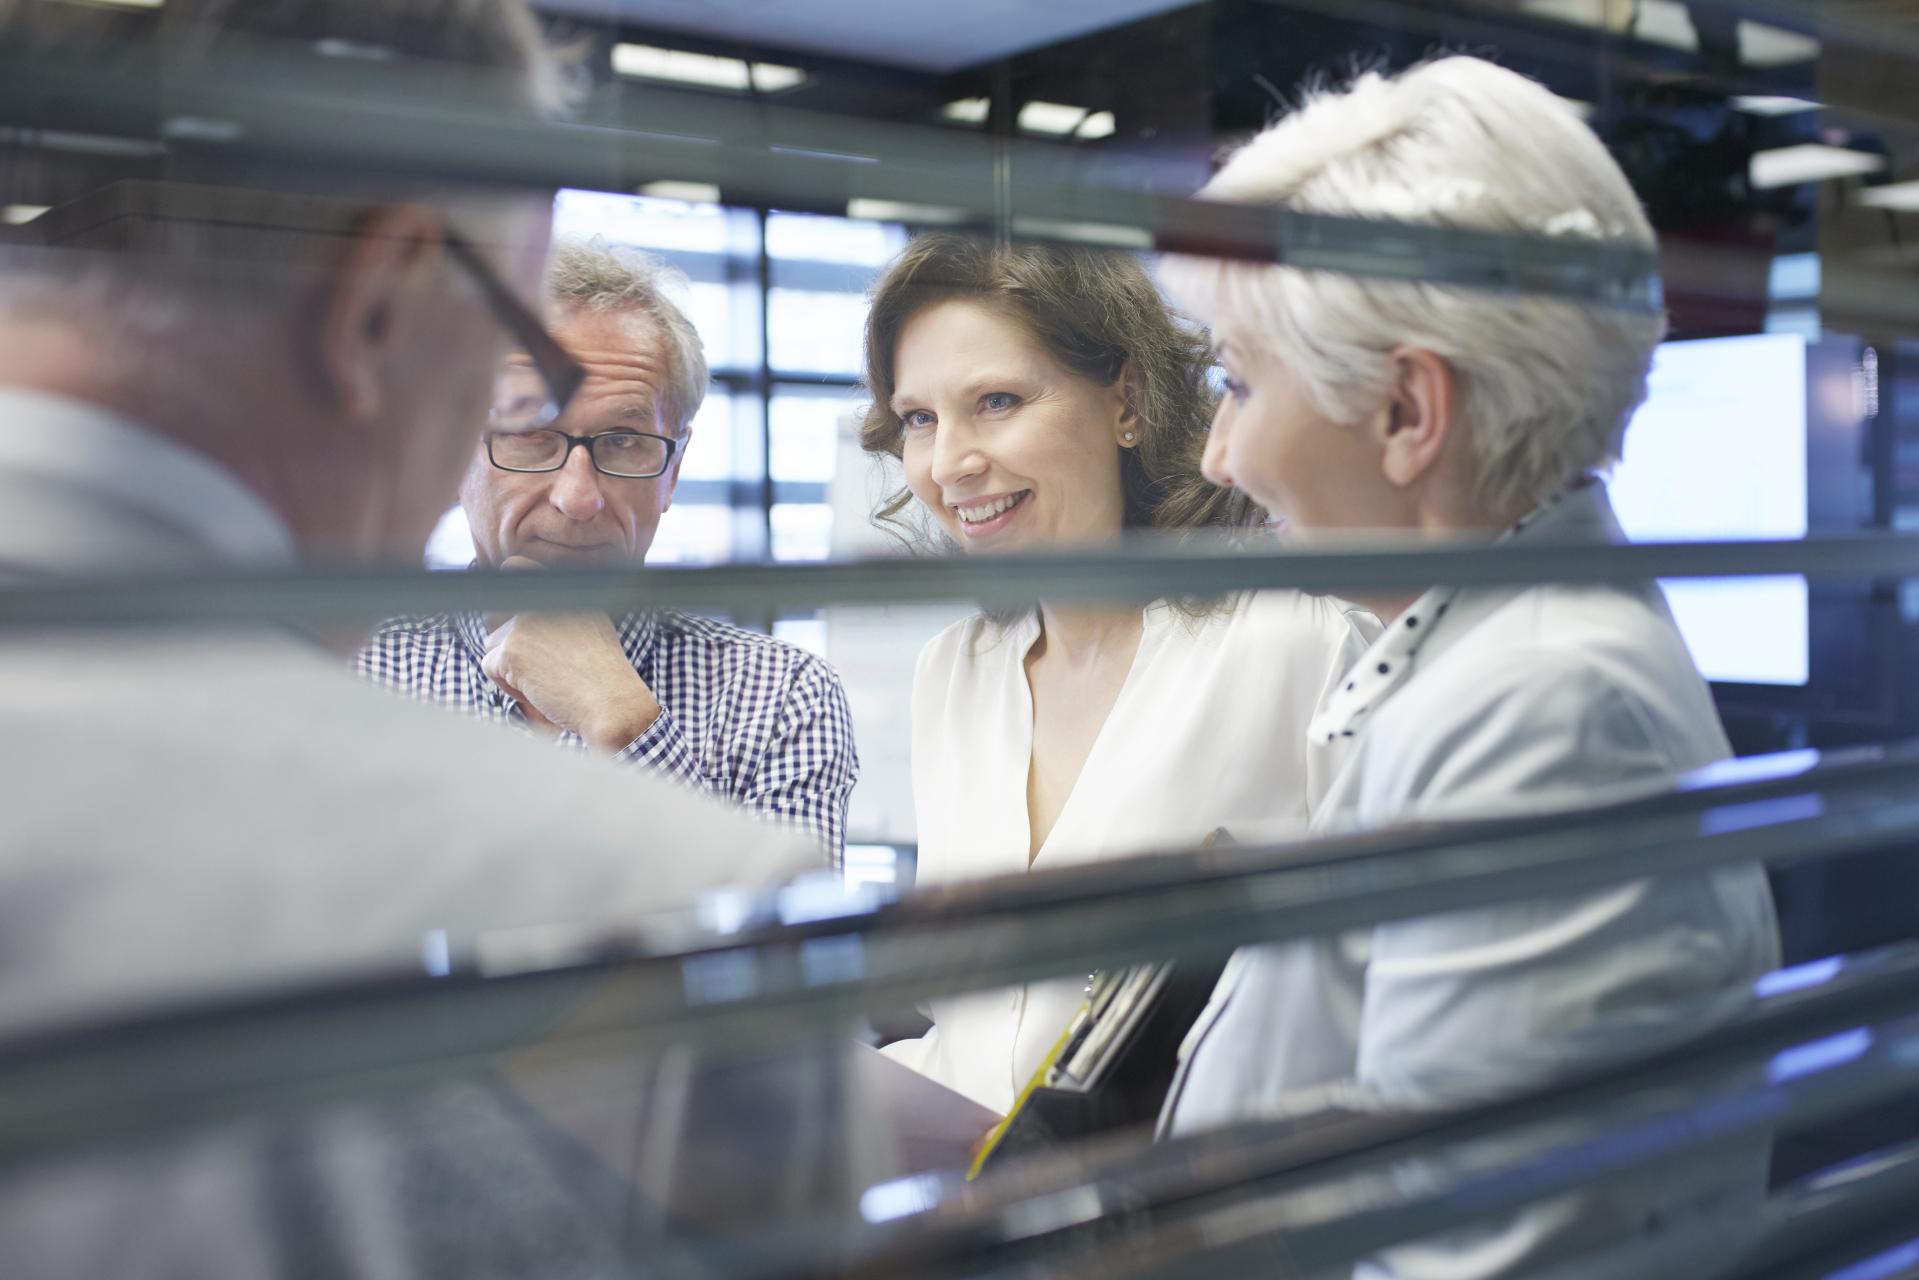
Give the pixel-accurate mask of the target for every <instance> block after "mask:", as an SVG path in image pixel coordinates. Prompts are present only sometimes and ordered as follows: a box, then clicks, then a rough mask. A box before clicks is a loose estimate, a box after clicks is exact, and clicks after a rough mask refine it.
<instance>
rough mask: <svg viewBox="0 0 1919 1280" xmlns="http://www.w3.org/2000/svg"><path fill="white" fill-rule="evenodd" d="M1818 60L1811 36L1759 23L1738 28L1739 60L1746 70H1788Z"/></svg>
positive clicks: (1816, 42) (1815, 44) (1814, 43)
mask: <svg viewBox="0 0 1919 1280" xmlns="http://www.w3.org/2000/svg"><path fill="white" fill-rule="evenodd" d="M1818 56H1819V42H1818V41H1817V40H1815V39H1813V38H1812V37H1811V36H1802V35H1800V34H1799V33H1798V32H1797V31H1787V30H1786V29H1785V28H1784V27H1774V26H1768V25H1767V24H1765V23H1763V22H1746V21H1743V20H1742V21H1741V22H1740V24H1739V60H1740V61H1741V62H1743V63H1745V64H1746V65H1747V66H1749V67H1789V66H1791V65H1792V64H1793V63H1795V62H1811V61H1812V60H1813V59H1814V58H1816V57H1818Z"/></svg>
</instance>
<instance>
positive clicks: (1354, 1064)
mask: <svg viewBox="0 0 1919 1280" xmlns="http://www.w3.org/2000/svg"><path fill="white" fill-rule="evenodd" d="M1514 534H1515V535H1516V536H1524V537H1526V538H1527V540H1528V541H1531V540H1533V539H1534V538H1538V539H1540V540H1552V539H1557V540H1562V541H1567V542H1592V541H1621V540H1623V534H1622V533H1621V532H1620V529H1619V525H1618V523H1617V521H1616V520H1615V519H1614V517H1613V513H1612V508H1611V506H1610V505H1609V503H1608V502H1607V499H1606V492H1605V487H1604V486H1603V485H1600V484H1597V483H1594V484H1590V485H1587V486H1585V487H1583V488H1580V489H1577V490H1574V491H1573V492H1572V493H1571V494H1569V495H1567V496H1566V497H1565V498H1563V499H1561V500H1560V501H1559V502H1558V503H1556V504H1553V505H1552V506H1550V507H1547V508H1545V509H1544V510H1542V511H1541V512H1539V513H1537V514H1536V515H1535V516H1534V517H1531V518H1529V520H1528V521H1526V522H1522V523H1521V525H1520V526H1519V528H1517V529H1516V530H1514ZM1311 732H1312V733H1313V736H1314V737H1315V739H1318V740H1325V739H1329V738H1330V739H1334V740H1336V741H1341V742H1351V743H1354V744H1355V746H1356V750H1355V752H1354V754H1353V755H1352V757H1351V758H1350V759H1349V760H1348V761H1347V762H1346V763H1345V765H1344V768H1343V771H1342V772H1341V774H1340V776H1339V778H1338V779H1337V780H1336V781H1335V782H1334V783H1333V785H1332V788H1331V789H1330V791H1329V792H1328V793H1327V795H1326V797H1325V800H1324V802H1323V804H1322V806H1321V808H1320V810H1319V812H1318V813H1317V814H1315V816H1314V822H1313V828H1314V830H1315V831H1316V832H1336V831H1345V830H1353V829H1363V828H1376V827H1381V826H1389V825H1392V824H1394V823H1397V822H1406V821H1414V820H1419V821H1432V820H1446V819H1454V818H1471V817H1492V816H1497V815H1501V814H1521V813H1541V812H1550V811H1551V810H1554V809H1567V808H1576V807H1580V806H1585V805H1594V804H1603V803H1606V802H1609V801H1614V800H1624V799H1628V798H1631V797H1635V796H1643V795H1646V794H1649V793H1654V792H1658V791H1661V790H1664V789H1666V788H1668V787H1670V786H1671V785H1672V784H1673V782H1674V780H1675V779H1676V778H1677V777H1678V776H1679V775H1680V774H1682V773H1684V772H1686V771H1689V770H1693V769H1698V768H1701V767H1703V766H1705V765H1708V764H1711V763H1713V762H1714V761H1718V760H1722V759H1724V758H1725V757H1726V756H1728V755H1730V754H1731V750H1730V747H1729V746H1728V744H1727V742H1726V737H1725V734H1724V732H1723V731H1722V730H1721V728H1720V725H1719V717H1718V714H1717V713H1716V711H1715V710H1714V708H1713V702H1712V696H1711V693H1710V691H1709V690H1708V689H1707V686H1706V682H1705V681H1704V680H1702V679H1701V678H1700V676H1699V674H1698V672H1697V671H1696V670H1695V669H1694V668H1693V664H1692V660H1691V658H1690V656H1689V655H1688V654H1687V652H1686V645H1685V642H1684V640H1682V639H1681V638H1680V635H1679V631H1678V629H1677V628H1676V627H1675V626H1674V624H1673V620H1672V615H1671V614H1670V613H1669V612H1668V610H1667V608H1666V604H1665V600H1664V597H1663V596H1662V595H1661V593H1660V591H1659V588H1658V587H1657V586H1656V585H1654V584H1652V583H1646V584H1643V585H1625V586H1561V585H1554V584H1546V585H1541V586H1533V587H1499V588H1482V589H1474V590H1458V591H1454V590H1450V589H1439V590H1435V591H1433V592H1429V593H1428V594H1427V595H1426V596H1424V597H1422V598H1421V599H1420V600H1419V601H1418V602H1416V603H1415V604H1414V605H1413V606H1412V607H1411V608H1409V609H1408V610H1407V611H1406V613H1405V614H1403V615H1402V616H1401V617H1399V618H1398V619H1397V620H1395V621H1394V622H1393V624H1392V625H1391V626H1390V627H1388V628H1387V629H1386V633H1385V634H1384V635H1382V636H1381V637H1380V639H1379V641H1378V642H1377V643H1376V644H1375V645H1374V646H1373V648H1372V649H1371V650H1370V651H1369V652H1368V653H1367V654H1366V655H1365V657H1364V658H1363V659H1362V660H1361V661H1360V662H1359V663H1358V665H1357V666H1356V667H1355V668H1354V670H1353V673H1352V674H1351V676H1350V677H1349V678H1348V679H1347V680H1346V681H1343V682H1342V683H1341V685H1340V687H1339V688H1338V689H1337V690H1335V691H1334V694H1333V696H1332V698H1331V699H1330V700H1329V702H1328V704H1327V706H1326V707H1325V708H1324V709H1323V710H1322V712H1321V714H1320V715H1319V717H1318V718H1317V719H1316V720H1315V721H1314V724H1313V727H1312V730H1311ZM1778 962H1779V943H1778V936H1777V929H1776V926H1775V924H1774V920H1773V912H1772V897H1771V893H1770V891H1769V890H1768V888H1767V884H1766V877H1765V873H1764V871H1763V869H1762V868H1760V867H1757V866H1744V867H1732V868H1726V869H1722V870H1717V871H1710V872H1692V873H1687V874H1683V875H1675V876H1669V877H1664V878H1661V879H1658V880H1643V881H1639V882H1636V883H1632V884H1625V885H1618V886H1612V887H1609V888H1605V889H1602V890H1598V891H1595V892H1590V893H1581V894H1575V895H1565V896H1563V897H1559V898H1555V899H1545V900H1533V901H1527V902H1520V903H1513V904H1509V905H1506V906H1500V907H1490V908H1486V909H1483V910H1477V911H1460V912H1452V913H1449V914H1446V915H1441V916H1433V917H1428V918H1425V919H1418V920H1408V921H1402V922H1397V923H1392V924H1385V925H1381V926H1379V927H1377V928H1374V929H1371V930H1369V931H1363V932H1355V933H1348V934H1345V935H1341V936H1337V937H1328V938H1323V939H1316V940H1312V941H1301V942H1291V943H1280V944H1275V945H1271V946H1262V947H1250V948H1246V949H1244V950H1242V951H1240V952H1238V953H1237V954H1235V955H1234V956H1233V958H1232V960H1231V961H1230V962H1229V963H1228V965H1227V967H1226V972H1225V973H1224V974H1223V975H1222V976H1221V978H1220V982H1219V986H1218V988H1217V990H1216V991H1215V993H1214V996H1213V1000H1212V1003H1211V1005H1210V1006H1209V1007H1208V1009H1207V1010H1206V1012H1205V1013H1203V1014H1202V1015H1201V1016H1200V1019H1199V1021H1198V1022H1197V1023H1196V1024H1195V1025H1194V1028H1193V1031H1192V1033H1191V1034H1190V1035H1189V1036H1188V1038H1187V1042H1186V1045H1185V1046H1184V1047H1183V1049H1182V1057H1183V1058H1184V1059H1185V1061H1184V1063H1183V1065H1182V1068H1181V1075H1180V1077H1179V1078H1178V1079H1176V1080H1175V1082H1174V1085H1173V1090H1172V1093H1171V1095H1170V1096H1169V1098H1168V1102H1167V1113H1166V1116H1165V1119H1164V1123H1165V1125H1166V1127H1167V1128H1168V1129H1170V1130H1171V1131H1173V1132H1178V1133H1185V1132H1191V1131H1194V1130H1198V1129H1204V1128H1210V1127H1213V1126H1217V1125H1222V1124H1226V1123H1230V1122H1232V1121H1234V1120H1241V1119H1247V1118H1253V1117H1272V1118H1277V1117H1284V1116H1288V1115H1293V1114H1299V1113H1302V1112H1309V1111H1312V1110H1315V1109H1317V1108H1319V1107H1321V1106H1324V1105H1327V1104H1328V1103H1329V1102H1330V1103H1333V1104H1337V1105H1344V1106H1349V1107H1355V1108H1360V1109H1370V1108H1377V1107H1386V1108H1394V1109H1401V1108H1403V1109H1412V1110H1419V1109H1430V1108H1443V1107H1451V1106H1460V1105H1466V1104H1471V1103H1475V1102H1481V1101H1485V1100H1488V1099H1492V1098H1497V1097H1501V1096H1504V1095H1508V1094H1511V1093H1513V1092H1515V1091H1519V1090H1523V1089H1526V1088H1528V1087H1532V1086H1536V1085H1538V1084H1541V1083H1544V1082H1548V1081H1551V1080H1554V1079H1559V1078H1562V1077H1564V1076H1565V1075H1567V1074H1569V1073H1573V1072H1577V1071H1580V1070H1584V1069H1589V1068H1592V1067H1595V1066H1598V1065H1602V1064H1604V1063H1605V1062H1607V1061H1608V1060H1612V1059H1615V1058H1617V1057H1619V1056H1621V1055H1624V1054H1632V1053H1640V1052H1646V1051H1650V1050H1653V1049H1656V1048H1659V1047H1662V1046H1665V1045H1669V1044H1672V1043H1674V1042H1676V1041H1679V1040H1682V1039H1684V1038H1686V1037H1687V1036H1689V1035H1691V1034H1693V1033H1694V1032H1695V1031H1696V1030H1698V1029H1699V1027H1700V1026H1701V1025H1702V1022H1701V1018H1702V1008H1706V1007H1711V1008H1712V1009H1713V1010H1714V1011H1715V1012H1717V1013H1719V1014H1729V1013H1731V1012H1733V1011H1735V1010H1736V1009H1738V1008H1739V1007H1742V1006H1743V1005H1744V1004H1745V1003H1746V1002H1747V1001H1748V999H1749V998H1750V992H1751V984H1752V980H1753V978H1754V977H1756V976H1757V975H1758V974H1760V973H1762V972H1764V971H1765V970H1767V969H1769V968H1772V967H1774V966H1775V965H1777V964H1778ZM1708 1020H1709V1017H1708ZM1764 1160H1765V1151H1764V1149H1763V1144H1760V1145H1759V1147H1758V1149H1756V1150H1753V1149H1746V1150H1743V1151H1733V1152H1722V1153H1720V1158H1719V1159H1718V1160H1717V1161H1716V1162H1713V1161H1708V1162H1705V1163H1704V1164H1701V1163H1698V1162H1691V1161H1679V1162H1670V1163H1669V1164H1668V1165H1667V1166H1665V1167H1663V1168H1661V1169H1659V1170H1655V1171H1651V1172H1650V1173H1648V1174H1646V1175H1645V1176H1642V1177H1640V1178H1637V1179H1635V1180H1634V1181H1633V1182H1632V1183H1631V1184H1630V1185H1624V1186H1619V1187H1612V1188H1606V1189H1603V1190H1598V1191H1593V1192H1588V1193H1582V1194H1581V1195H1579V1196H1575V1197H1566V1198H1564V1199H1562V1200H1560V1201H1559V1202H1556V1204H1554V1205H1550V1206H1543V1207H1540V1208H1537V1209H1533V1210H1528V1211H1525V1212H1523V1213H1520V1214H1516V1215H1513V1216H1511V1217H1510V1218H1509V1219H1507V1221H1506V1222H1505V1224H1504V1225H1503V1226H1502V1227H1498V1228H1488V1229H1485V1230H1481V1231H1476V1232H1474V1233H1459V1234H1458V1235H1456V1236H1454V1237H1452V1238H1449V1239H1447V1240H1443V1241H1436V1242H1432V1243H1430V1244H1426V1245H1419V1246H1407V1247H1404V1248H1401V1249H1398V1250H1395V1251H1394V1252H1393V1254H1392V1255H1391V1256H1390V1257H1389V1258H1386V1259H1382V1260H1378V1261H1376V1262H1375V1263H1372V1264H1369V1265H1367V1266H1364V1267H1362V1268H1361V1269H1360V1272H1359V1274H1361V1275H1363V1276H1367V1277H1381V1276H1392V1277H1396V1278H1399V1280H1410V1278H1411V1277H1442V1276H1443V1277H1447V1278H1448V1280H1457V1278H1460V1277H1471V1278H1472V1280H1486V1278H1488V1277H1493V1276H1507V1275H1521V1274H1524V1275H1531V1274H1533V1273H1534V1272H1535V1271H1536V1270H1538V1269H1539V1268H1541V1267H1543V1266H1545V1265H1546V1263H1547V1262H1548V1261H1549V1260H1552V1259H1556V1258H1560V1257H1564V1256H1568V1255H1570V1254H1571V1253H1573V1252H1576V1251H1578V1250H1580V1249H1583V1248H1591V1247H1598V1246H1602V1245H1605V1246H1613V1247H1617V1248H1634V1249H1645V1250H1655V1249H1656V1248H1657V1247H1659V1246H1660V1244H1661V1242H1663V1241H1667V1240H1670V1239H1673V1238H1675V1236H1676V1235H1677V1234H1679V1233H1675V1232H1674V1231H1672V1230H1662V1229H1661V1223H1662V1222H1663V1223H1664V1224H1665V1226H1666V1227H1667V1228H1671V1227H1672V1226H1673V1225H1674V1224H1675V1223H1677V1222H1679V1221H1681V1220H1683V1219H1685V1218H1687V1217H1692V1218H1693V1219H1695V1220H1698V1219H1700V1218H1702V1217H1703V1216H1704V1215H1707V1214H1717V1213H1720V1212H1722V1211H1723V1212H1725V1213H1727V1214H1729V1215H1730V1216H1731V1220H1732V1221H1735V1222H1736V1221H1739V1220H1740V1218H1741V1215H1747V1214H1749V1213H1750V1211H1751V1209H1752V1204H1751V1198H1752V1197H1755V1196H1756V1195H1757V1193H1758V1190H1759V1188H1760V1187H1761V1186H1762V1185H1763V1178H1764V1171H1765V1164H1764ZM1715 1163H1716V1165H1717V1167H1714V1166H1715ZM1728 1230H1730V1228H1728ZM1709 1237H1710V1238H1712V1239H1715V1240H1716V1241H1717V1242H1718V1243H1720V1244H1722V1245H1723V1244H1725V1243H1726V1242H1727V1241H1729V1240H1731V1239H1734V1238H1735V1236H1734V1235H1730V1234H1720V1235H1718V1236H1710V1233H1709ZM1698 1273H1699V1272H1698V1271H1697V1270H1695V1269H1690V1268H1689V1267H1687V1266H1681V1265H1679V1264H1678V1263H1676V1262H1674V1261H1673V1260H1672V1259H1670V1258H1668V1259H1665V1260H1664V1261H1661V1262H1660V1263H1658V1264H1657V1265H1654V1264H1653V1263H1652V1262H1651V1261H1650V1260H1649V1261H1648V1262H1647V1265H1646V1266H1645V1267H1644V1268H1642V1269H1641V1270H1640V1271H1639V1274H1644V1275H1655V1274H1657V1275H1683V1274H1698Z"/></svg>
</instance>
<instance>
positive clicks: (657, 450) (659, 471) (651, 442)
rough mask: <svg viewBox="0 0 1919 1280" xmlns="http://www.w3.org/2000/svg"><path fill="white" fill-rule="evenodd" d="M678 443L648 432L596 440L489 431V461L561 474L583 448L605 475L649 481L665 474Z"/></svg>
mask: <svg viewBox="0 0 1919 1280" xmlns="http://www.w3.org/2000/svg"><path fill="white" fill-rule="evenodd" d="M679 444H680V442H679V441H678V440H675V439H673V438H671V437H670V436H656V435H654V434H653V433H652V432H650V431H603V432H601V433H600V434H599V435H597V436H570V435H568V434H567V433H566V432H564V431H555V430H553V429H552V428H550V427H540V428H535V429H534V430H532V431H489V432H488V433H487V437H486V460H487V461H488V462H491V463H492V464H493V465H494V466H496V467H498V468H499V469H500V470H502V471H558V470H559V469H560V468H561V467H564V466H565V465H566V460H567V459H568V458H570V457H571V456H573V450H574V449H576V448H584V449H585V450H586V456H587V457H589V458H591V459H593V469H594V470H596V471H598V472H599V473H600V474H601V475H607V476H618V477H620V478H621V479H625V480H650V479H652V478H653V477H654V476H657V475H663V474H665V472H666V468H667V467H668V466H669V465H670V464H671V463H672V461H673V451H674V450H675V449H677V448H679Z"/></svg>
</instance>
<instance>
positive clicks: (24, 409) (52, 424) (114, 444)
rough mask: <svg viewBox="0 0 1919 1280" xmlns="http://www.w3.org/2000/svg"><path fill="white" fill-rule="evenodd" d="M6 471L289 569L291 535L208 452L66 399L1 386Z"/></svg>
mask: <svg viewBox="0 0 1919 1280" xmlns="http://www.w3.org/2000/svg"><path fill="white" fill-rule="evenodd" d="M0 423H5V430H3V431H0V470H5V471H8V472H12V473H14V474H25V475H30V476H32V477H34V478H35V479H36V480H45V481H48V482H52V483H56V484H63V485H67V486H70V487H72V488H74V489H77V490H80V491H82V492H87V493H91V494H94V495H97V496H99V497H101V498H104V499H107V500H109V501H111V502H112V503H114V504H115V505H116V506H118V507H120V508H122V509H127V510H132V511H138V512H139V513H141V514H142V515H145V516H148V517H150V518H153V519H157V520H159V521H162V522H164V523H165V524H167V525H171V526H173V527H174V528H177V529H179V530H181V531H182V532H183V533H184V534H186V535H187V536H188V537H189V538H190V539H191V540H192V541H194V542H196V543H199V544H201V545H202V546H204V547H205V548H206V549H207V551H209V552H210V553H211V554H212V556H213V558H215V559H218V560H221V561H225V562H228V563H232V564H255V565H270V564H290V563H292V562H293V561H294V560H295V559H296V547H295V543H294V540H293V534H292V531H291V530H289V529H288V528H287V525H286V522H285V521H284V520H282V519H281V518H280V517H279V515H277V514H276V513H275V512H274V510H273V509H272V508H271V507H269V506H268V505H267V504H266V502H265V501H264V500H263V499H262V498H261V497H260V496H259V495H258V494H256V493H254V492H253V490H251V489H249V488H247V487H246V485H244V484H242V483H241V482H240V480H239V479H238V478H237V477H236V476H234V475H233V474H232V473H231V472H229V471H228V470H226V468H224V467H222V466H220V465H219V464H218V463H217V462H215V461H214V460H213V459H211V458H209V457H207V456H206V455H205V454H202V453H199V452H197V451H195V450H193V449H189V448H187V447H186V446H184V445H181V444H178V443H176V442H174V441H172V440H169V439H167V438H166V437H164V436H161V435H159V434H158V433H156V432H154V431H151V430H148V429H147V428H145V427H142V426H139V425H138V424H136V423H133V422H130V421H128V420H127V419H125V418H122V417H120V416H118V415H116V414H114V413H111V412H109V411H107V410H105V409H102V408H100V407H98V406H96V405H91V404H88V403H86V402H84V401H80V400H75V399H72V398H71V397H67V396H58V395H50V394H46V393H43V392H38V391H26V390H21V389H18V388H12V387H0Z"/></svg>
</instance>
